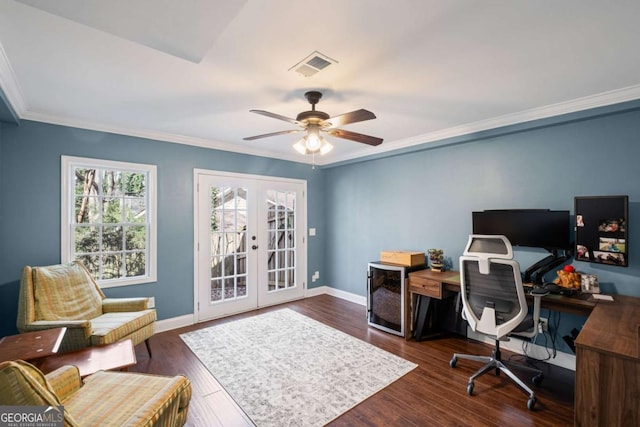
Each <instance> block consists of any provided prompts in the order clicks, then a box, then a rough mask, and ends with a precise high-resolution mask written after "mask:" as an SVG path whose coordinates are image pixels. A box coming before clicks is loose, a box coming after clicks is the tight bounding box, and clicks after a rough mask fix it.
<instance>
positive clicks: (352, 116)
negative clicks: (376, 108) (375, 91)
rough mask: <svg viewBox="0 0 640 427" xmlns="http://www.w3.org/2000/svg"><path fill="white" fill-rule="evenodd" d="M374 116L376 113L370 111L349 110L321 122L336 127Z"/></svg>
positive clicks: (373, 117)
mask: <svg viewBox="0 0 640 427" xmlns="http://www.w3.org/2000/svg"><path fill="white" fill-rule="evenodd" d="M375 118H376V115H375V114H373V113H372V112H371V111H368V110H363V109H360V110H356V111H351V112H350V113H344V114H339V115H337V116H333V117H330V118H328V119H327V120H325V121H324V122H323V125H324V124H328V125H329V128H337V127H340V126H344V125H348V124H350V123H358V122H364V121H365V120H371V119H375Z"/></svg>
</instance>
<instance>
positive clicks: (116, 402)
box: [0, 360, 191, 427]
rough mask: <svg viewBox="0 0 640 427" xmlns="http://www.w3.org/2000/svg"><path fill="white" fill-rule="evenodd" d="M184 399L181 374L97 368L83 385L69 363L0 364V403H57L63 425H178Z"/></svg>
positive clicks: (187, 395) (186, 387)
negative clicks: (47, 368) (52, 366)
mask: <svg viewBox="0 0 640 427" xmlns="http://www.w3.org/2000/svg"><path fill="white" fill-rule="evenodd" d="M190 400H191V382H190V381H189V380H188V379H187V378H186V377H184V376H182V375H177V376H175V377H164V376H159V375H150V374H140V373H133V372H105V371H99V372H97V373H95V374H93V375H90V376H88V377H87V378H85V379H84V384H83V382H82V381H81V379H80V374H79V372H78V368H76V367H75V366H63V367H61V368H59V369H57V370H55V371H53V372H51V373H49V374H47V375H43V374H42V372H40V371H39V370H38V369H37V368H36V367H34V366H33V365H30V364H29V363H27V362H23V361H21V360H17V361H9V362H2V363H0V405H12V406H13V405H16V406H18V405H19V406H23V405H29V406H53V407H58V406H63V407H64V425H65V426H79V427H89V426H118V427H120V426H167V427H169V426H182V425H184V424H185V423H186V421H187V413H188V410H189V401H190Z"/></svg>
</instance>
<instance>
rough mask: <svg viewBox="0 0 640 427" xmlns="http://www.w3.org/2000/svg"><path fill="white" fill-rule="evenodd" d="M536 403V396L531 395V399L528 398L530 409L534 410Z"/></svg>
mask: <svg viewBox="0 0 640 427" xmlns="http://www.w3.org/2000/svg"><path fill="white" fill-rule="evenodd" d="M535 404H536V398H535V397H533V396H532V397H530V398H529V400H527V408H529V410H533V407H534V406H535Z"/></svg>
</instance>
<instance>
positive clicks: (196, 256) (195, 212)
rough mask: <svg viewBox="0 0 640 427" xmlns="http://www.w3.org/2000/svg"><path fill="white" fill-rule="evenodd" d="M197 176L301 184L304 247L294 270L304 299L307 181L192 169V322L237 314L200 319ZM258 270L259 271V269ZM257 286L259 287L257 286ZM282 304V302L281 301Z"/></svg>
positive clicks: (305, 291) (305, 289)
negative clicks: (297, 273) (298, 277)
mask: <svg viewBox="0 0 640 427" xmlns="http://www.w3.org/2000/svg"><path fill="white" fill-rule="evenodd" d="M199 175H212V176H218V177H229V178H242V179H254V180H260V181H276V182H277V181H280V182H285V183H286V182H289V183H296V184H301V185H302V186H303V193H304V194H303V196H304V197H303V201H302V203H304V215H301V216H302V217H301V218H298V224H299V232H300V233H303V235H302V241H303V245H304V247H303V248H302V249H301V251H300V255H301V259H299V260H297V262H296V270H297V269H300V272H299V273H300V277H302V278H303V279H302V283H301V286H302V298H306V296H307V291H308V289H307V257H308V247H309V246H308V244H307V239H308V236H307V216H308V214H307V181H306V180H304V179H295V178H284V177H276V176H268V175H254V174H244V173H236V172H224V171H216V170H211V169H199V168H194V169H193V320H194V323H200V322H204V321H208V320H213V319H215V318H219V317H226V316H231V315H233V314H237V313H227V314H224V315H221V316H219V317H213V318H207V319H201V318H200V310H199V308H198V304H199V303H200V296H199V295H200V293H199V290H200V287H199V285H200V284H199V283H198V279H199V271H200V270H199V268H200V257H199V248H198V242H199V231H200V230H199V222H200V221H199V220H198V214H199V210H198V208H199V200H198V199H199V197H198V181H199V179H198V177H199ZM259 270H260V269H259ZM258 286H259V285H258ZM283 302H284V301H283ZM281 303H282V302H277V303H274V304H264V305H261V304H260V301H259V300H258V307H257V308H261V307H267V306H269V305H277V304H281ZM241 312H242V311H239V312H238V313H241Z"/></svg>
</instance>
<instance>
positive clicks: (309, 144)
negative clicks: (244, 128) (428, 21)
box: [244, 91, 382, 154]
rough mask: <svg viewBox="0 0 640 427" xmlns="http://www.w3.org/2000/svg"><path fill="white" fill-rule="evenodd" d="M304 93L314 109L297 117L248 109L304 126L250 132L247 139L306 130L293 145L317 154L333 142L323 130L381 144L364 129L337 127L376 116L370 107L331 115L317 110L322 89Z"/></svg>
mask: <svg viewBox="0 0 640 427" xmlns="http://www.w3.org/2000/svg"><path fill="white" fill-rule="evenodd" d="M304 97H305V98H307V101H309V103H310V104H311V111H303V112H302V113H300V114H298V116H297V117H296V118H295V119H291V118H289V117H285V116H281V115H280V114H275V113H270V112H268V111H264V110H249V111H250V112H252V113H256V114H260V115H263V116H267V117H271V118H274V119H278V120H282V121H285V122H289V123H292V124H294V125H298V126H300V127H301V129H291V130H283V131H280V132H272V133H266V134H263V135H256V136H250V137H247V138H244V140H245V141H251V140H254V139H260V138H267V137H270V136H276V135H285V134H288V133H295V132H303V131H306V132H307V134H306V135H305V136H304V137H303V138H302V139H301V140H299V141H298V142H296V143H295V144H294V146H293V148H295V149H296V151H298V152H299V153H300V154H316V153H318V152H319V153H320V154H326V153H328V152H329V151H331V149H332V148H333V146H332V145H331V144H329V142H327V140H326V139H324V138H323V137H322V136H321V135H320V132H325V133H327V134H328V135H331V136H335V137H336V138H343V139H349V140H351V141H356V142H361V143H363V144H368V145H374V146H375V145H380V144H382V138H376V137H375V136H369V135H363V134H361V133H356V132H351V131H348V130H343V129H337V128H338V127H339V126H344V125H348V124H351V123H357V122H363V121H365V120H371V119H375V118H376V115H375V114H373V113H372V112H371V111H367V110H363V109H360V110H356V111H351V112H350V113H344V114H339V115H337V116H333V117H330V116H329V115H328V114H327V113H325V112H324V111H317V110H316V104H317V103H318V101H320V98H322V93H320V92H317V91H309V92H306V93H305V94H304Z"/></svg>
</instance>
